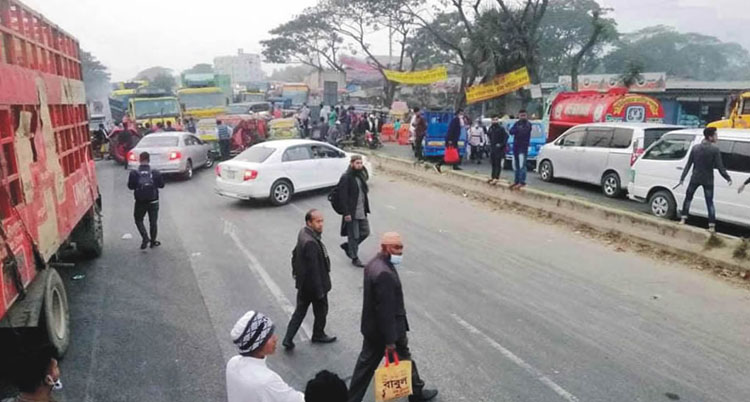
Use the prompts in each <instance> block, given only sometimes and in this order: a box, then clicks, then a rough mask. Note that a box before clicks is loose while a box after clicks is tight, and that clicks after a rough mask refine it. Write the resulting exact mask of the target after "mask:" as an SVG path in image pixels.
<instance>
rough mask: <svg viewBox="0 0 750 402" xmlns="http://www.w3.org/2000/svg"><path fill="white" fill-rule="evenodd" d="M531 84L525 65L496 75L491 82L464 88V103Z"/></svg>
mask: <svg viewBox="0 0 750 402" xmlns="http://www.w3.org/2000/svg"><path fill="white" fill-rule="evenodd" d="M529 84H531V79H530V78H529V71H528V70H527V69H526V67H522V68H519V69H518V70H515V71H511V72H509V73H507V74H502V75H498V76H497V77H495V78H494V79H493V80H492V81H491V82H488V83H486V84H479V85H474V86H471V87H469V88H466V103H468V104H471V103H476V102H481V101H485V100H488V99H492V98H497V97H499V96H503V95H505V94H507V93H511V92H513V91H516V90H519V89H521V88H523V87H525V86H526V85H529Z"/></svg>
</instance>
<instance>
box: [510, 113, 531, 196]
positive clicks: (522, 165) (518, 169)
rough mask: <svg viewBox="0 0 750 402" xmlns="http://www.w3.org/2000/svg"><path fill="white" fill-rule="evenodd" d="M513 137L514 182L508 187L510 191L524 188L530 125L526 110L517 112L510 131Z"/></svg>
mask: <svg viewBox="0 0 750 402" xmlns="http://www.w3.org/2000/svg"><path fill="white" fill-rule="evenodd" d="M510 135H512V136H513V172H514V173H515V180H514V181H513V185H512V186H510V189H511V190H518V189H520V188H522V187H525V186H526V159H527V156H528V154H529V142H531V123H529V120H528V115H527V114H526V110H524V109H521V110H520V111H519V112H518V121H517V122H516V124H514V125H513V127H511V129H510Z"/></svg>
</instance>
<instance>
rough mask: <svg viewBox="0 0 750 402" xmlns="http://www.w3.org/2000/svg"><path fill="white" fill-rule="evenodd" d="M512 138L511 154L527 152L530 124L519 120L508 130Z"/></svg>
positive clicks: (529, 140) (529, 139)
mask: <svg viewBox="0 0 750 402" xmlns="http://www.w3.org/2000/svg"><path fill="white" fill-rule="evenodd" d="M510 135H512V136H513V153H514V154H519V153H522V152H523V153H526V152H529V143H530V142H531V123H530V122H529V121H528V120H519V121H517V122H516V124H514V125H513V127H511V129H510Z"/></svg>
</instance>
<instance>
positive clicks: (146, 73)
mask: <svg viewBox="0 0 750 402" xmlns="http://www.w3.org/2000/svg"><path fill="white" fill-rule="evenodd" d="M162 75H169V76H171V75H172V69H171V68H166V67H160V66H156V67H149V68H147V69H145V70H143V71H141V72H139V73H138V74H136V76H135V79H136V80H146V81H149V82H152V81H154V79H156V77H158V76H162Z"/></svg>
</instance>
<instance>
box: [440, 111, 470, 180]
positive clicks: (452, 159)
mask: <svg viewBox="0 0 750 402" xmlns="http://www.w3.org/2000/svg"><path fill="white" fill-rule="evenodd" d="M464 124H465V123H464V111H463V110H461V109H458V112H456V115H455V116H454V117H453V120H451V122H450V124H449V125H448V132H447V133H446V134H445V157H444V158H443V160H441V161H440V162H438V163H437V165H435V170H437V172H438V173H442V171H441V170H440V168H441V167H443V165H453V170H462V169H461V168H460V167H459V166H458V165H459V164H461V157H460V156H459V153H458V141H459V140H460V139H461V128H462V127H463V126H464Z"/></svg>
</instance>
